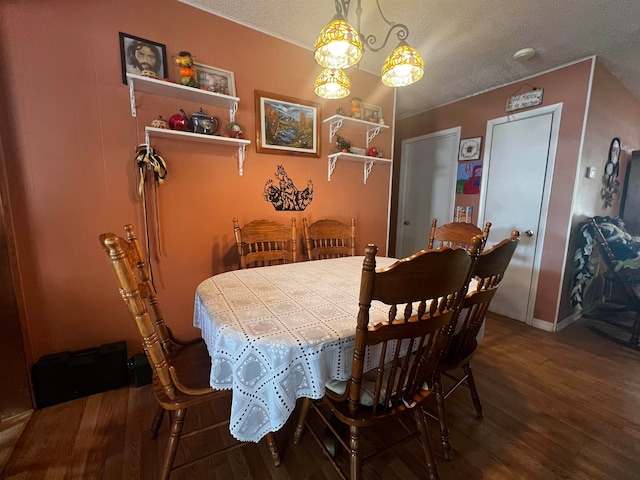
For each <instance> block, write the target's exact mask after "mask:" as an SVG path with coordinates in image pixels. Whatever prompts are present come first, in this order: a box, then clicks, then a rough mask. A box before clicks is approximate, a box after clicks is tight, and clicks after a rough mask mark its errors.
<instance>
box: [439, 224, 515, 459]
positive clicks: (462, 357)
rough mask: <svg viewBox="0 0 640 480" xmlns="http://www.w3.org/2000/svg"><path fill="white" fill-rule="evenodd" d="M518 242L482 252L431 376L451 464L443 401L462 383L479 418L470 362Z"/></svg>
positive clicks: (443, 444)
mask: <svg viewBox="0 0 640 480" xmlns="http://www.w3.org/2000/svg"><path fill="white" fill-rule="evenodd" d="M519 242H520V232H518V231H517V230H513V231H512V232H511V237H510V238H507V239H505V240H502V241H501V242H500V243H498V244H496V245H494V246H492V247H491V248H490V249H488V250H486V251H484V252H482V254H481V255H480V257H479V258H478V263H477V265H476V269H475V274H474V278H475V280H476V281H477V284H476V286H475V288H473V289H472V288H470V289H469V292H468V293H467V295H466V297H465V299H464V301H463V302H462V312H461V314H460V316H459V317H458V319H457V320H456V323H455V324H454V325H453V329H454V332H453V336H452V337H451V343H450V345H449V347H448V348H447V351H446V353H445V355H444V356H443V357H442V358H441V360H440V362H439V364H438V368H437V370H436V372H435V375H434V388H433V390H434V393H435V397H436V402H437V408H438V416H437V418H438V420H439V423H440V440H441V443H442V447H443V451H444V457H445V459H447V460H451V457H452V455H451V445H450V442H449V429H448V426H447V413H446V408H445V399H446V398H447V397H448V396H449V395H451V394H452V393H453V392H454V391H455V390H456V389H457V388H458V387H459V386H460V385H462V384H463V383H466V385H467V386H468V387H469V390H470V391H471V400H472V401H473V405H474V406H475V409H476V413H477V416H478V418H483V417H482V405H481V403H480V397H479V396H478V391H477V389H476V385H475V382H474V381H473V373H472V372H471V365H470V362H471V358H472V357H473V355H474V354H475V352H476V350H477V348H478V340H477V339H478V334H479V332H480V328H481V327H482V325H483V323H484V320H485V317H486V315H487V311H488V309H489V306H490V304H491V299H492V298H493V297H494V295H495V294H496V291H497V290H498V286H499V285H500V282H501V281H502V278H503V276H504V273H505V271H506V270H507V267H508V266H509V262H510V261H511V258H512V257H513V254H514V252H515V250H516V247H517V246H518V243H519ZM459 369H462V370H463V372H464V375H462V376H461V377H456V376H454V375H452V374H451V373H450V372H451V371H454V370H459ZM442 375H445V376H447V377H449V378H451V379H452V380H453V381H454V382H455V384H454V385H453V386H452V387H451V388H449V389H448V390H447V391H446V392H444V391H443V388H442Z"/></svg>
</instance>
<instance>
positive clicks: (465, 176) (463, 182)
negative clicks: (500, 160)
mask: <svg viewBox="0 0 640 480" xmlns="http://www.w3.org/2000/svg"><path fill="white" fill-rule="evenodd" d="M481 179H482V162H464V163H459V164H458V177H457V181H456V195H474V194H475V195H477V194H479V193H480V180H481Z"/></svg>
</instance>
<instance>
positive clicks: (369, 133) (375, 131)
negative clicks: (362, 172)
mask: <svg viewBox="0 0 640 480" xmlns="http://www.w3.org/2000/svg"><path fill="white" fill-rule="evenodd" d="M379 133H380V127H374V128H370V129H369V130H367V149H368V148H369V144H370V143H371V140H373V139H374V137H375V136H376V135H378V134H379ZM364 183H367V182H364Z"/></svg>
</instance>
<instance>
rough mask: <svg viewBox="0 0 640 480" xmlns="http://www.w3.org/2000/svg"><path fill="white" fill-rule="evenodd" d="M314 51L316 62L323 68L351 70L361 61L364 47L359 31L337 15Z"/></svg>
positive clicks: (319, 38) (324, 29) (324, 30)
mask: <svg viewBox="0 0 640 480" xmlns="http://www.w3.org/2000/svg"><path fill="white" fill-rule="evenodd" d="M337 8H338V7H337V6H336V9H337ZM314 50H315V53H314V57H315V59H316V62H318V63H319V64H320V65H322V66H323V67H325V68H349V67H350V66H352V65H355V64H356V63H358V62H359V61H360V59H361V58H362V52H363V51H364V46H363V45H362V40H361V38H360V34H359V33H358V31H357V30H356V29H355V28H353V27H352V26H351V25H350V24H349V23H347V21H346V20H345V17H344V16H343V15H342V14H341V13H336V16H335V17H333V20H331V21H330V22H329V23H328V24H327V25H325V26H324V28H323V29H322V31H321V32H320V34H319V35H318V38H317V39H316V45H315V49H314Z"/></svg>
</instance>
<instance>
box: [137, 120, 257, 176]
mask: <svg viewBox="0 0 640 480" xmlns="http://www.w3.org/2000/svg"><path fill="white" fill-rule="evenodd" d="M144 132H145V143H146V144H147V146H149V145H151V143H150V137H158V138H171V139H174V140H180V139H184V140H190V141H194V142H204V143H215V144H219V145H227V146H230V147H237V148H238V170H239V173H240V176H242V173H243V169H242V168H243V165H244V154H245V151H246V150H247V145H249V144H250V143H251V140H245V139H243V138H229V137H220V136H217V135H204V134H201V133H192V132H181V131H178V130H168V129H166V128H154V127H145V129H144Z"/></svg>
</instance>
